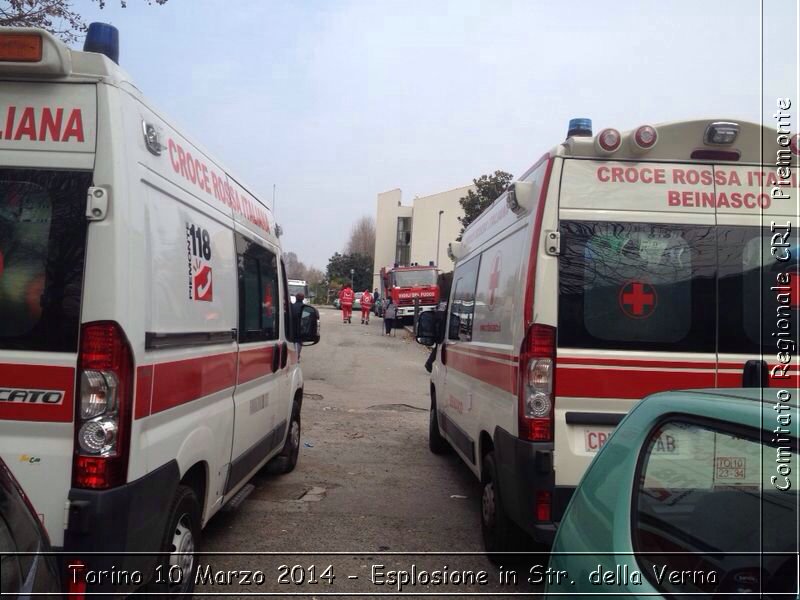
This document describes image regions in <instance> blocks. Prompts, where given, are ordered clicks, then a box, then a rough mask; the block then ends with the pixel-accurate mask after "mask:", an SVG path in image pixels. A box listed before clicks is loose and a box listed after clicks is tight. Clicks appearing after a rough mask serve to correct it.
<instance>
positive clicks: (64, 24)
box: [0, 0, 167, 44]
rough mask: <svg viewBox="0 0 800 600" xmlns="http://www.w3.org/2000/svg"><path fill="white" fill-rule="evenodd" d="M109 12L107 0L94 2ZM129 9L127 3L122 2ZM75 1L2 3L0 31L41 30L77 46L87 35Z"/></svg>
mask: <svg viewBox="0 0 800 600" xmlns="http://www.w3.org/2000/svg"><path fill="white" fill-rule="evenodd" d="M93 1H94V2H96V3H97V4H99V5H100V8H105V6H106V1H107V0H93ZM119 1H120V6H122V8H125V7H126V6H127V0H119ZM145 1H146V2H147V3H148V4H166V2H167V0H145ZM72 3H73V0H0V27H39V28H41V29H44V30H46V31H49V32H50V33H52V34H53V35H55V36H56V37H58V38H61V40H62V41H64V42H66V43H68V44H69V43H74V42H77V41H78V40H79V39H80V37H81V35H82V34H83V33H84V32H85V31H86V24H85V23H84V22H83V19H82V18H81V15H80V13H78V12H77V11H76V10H75V9H74V8H73V6H72Z"/></svg>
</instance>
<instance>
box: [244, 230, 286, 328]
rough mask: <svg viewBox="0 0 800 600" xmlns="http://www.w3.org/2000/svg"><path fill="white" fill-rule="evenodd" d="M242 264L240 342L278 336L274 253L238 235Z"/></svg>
mask: <svg viewBox="0 0 800 600" xmlns="http://www.w3.org/2000/svg"><path fill="white" fill-rule="evenodd" d="M236 250H237V258H238V263H239V341H240V342H260V341H268V340H275V339H278V333H279V310H280V305H279V295H278V267H277V266H278V259H277V257H276V256H275V254H274V253H272V252H270V251H269V250H267V249H266V248H264V247H262V246H259V245H258V244H256V243H254V242H251V241H250V240H247V239H246V238H245V237H244V236H242V235H239V234H237V235H236Z"/></svg>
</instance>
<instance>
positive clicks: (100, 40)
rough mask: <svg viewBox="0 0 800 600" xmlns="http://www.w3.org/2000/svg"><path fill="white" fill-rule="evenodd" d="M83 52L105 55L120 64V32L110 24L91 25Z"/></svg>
mask: <svg viewBox="0 0 800 600" xmlns="http://www.w3.org/2000/svg"><path fill="white" fill-rule="evenodd" d="M83 51H84V52H97V53H99V54H104V55H106V56H107V57H108V58H110V59H111V60H113V61H114V62H115V63H117V64H119V30H118V29H117V28H116V27H114V26H113V25H109V24H108V23H91V24H90V25H89V30H88V31H87V32H86V41H85V42H83Z"/></svg>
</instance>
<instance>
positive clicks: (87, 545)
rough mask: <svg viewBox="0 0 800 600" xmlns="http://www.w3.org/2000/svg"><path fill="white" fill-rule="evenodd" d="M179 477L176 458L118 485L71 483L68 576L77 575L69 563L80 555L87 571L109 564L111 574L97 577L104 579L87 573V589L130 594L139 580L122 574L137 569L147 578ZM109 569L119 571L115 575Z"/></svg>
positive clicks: (131, 573) (66, 548)
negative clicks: (103, 486) (104, 487)
mask: <svg viewBox="0 0 800 600" xmlns="http://www.w3.org/2000/svg"><path fill="white" fill-rule="evenodd" d="M179 480H180V472H179V470H178V463H177V462H176V461H174V460H172V461H170V462H169V463H167V464H166V465H164V466H162V467H159V468H158V469H156V470H154V471H153V472H151V473H148V474H147V475H145V476H144V477H142V478H140V479H137V480H136V481H132V482H131V483H128V484H126V485H124V486H121V487H118V488H113V489H110V490H84V489H76V488H73V489H71V490H70V492H69V500H70V508H69V522H68V525H67V529H66V531H65V532H64V551H65V552H67V553H68V554H65V555H62V560H63V561H64V564H63V570H62V573H65V574H66V575H65V577H66V578H67V579H66V580H65V581H69V578H71V577H73V572H72V571H71V570H70V569H69V564H71V563H73V562H74V561H75V560H80V561H82V562H83V563H84V564H85V565H86V571H87V572H98V571H101V570H105V571H106V572H107V573H108V574H109V575H105V576H103V577H98V579H99V580H101V582H102V583H100V584H93V583H92V581H93V580H92V579H91V578H87V579H88V581H89V585H88V586H87V591H88V592H109V593H113V594H115V595H116V594H123V595H124V594H129V593H130V592H133V591H135V590H136V589H137V588H138V587H140V586H139V585H134V584H133V583H126V580H125V579H124V577H127V578H128V579H132V578H133V577H134V575H135V574H138V575H139V576H140V577H141V580H142V581H143V582H144V583H147V582H148V581H149V579H150V576H151V574H152V573H153V569H154V567H155V564H156V559H157V558H158V552H159V550H160V549H161V542H162V538H163V537H164V529H165V528H166V526H167V524H166V519H167V517H168V515H167V511H168V510H169V506H170V503H171V501H172V498H173V497H174V495H175V490H176V489H177V487H178V483H179ZM83 552H102V553H106V554H105V555H103V556H101V555H99V554H93V555H88V554H87V555H84V554H82V553H83ZM132 552H147V553H149V554H131V553H132ZM111 574H116V575H117V576H118V577H117V578H116V579H114V578H113V576H112V575H111Z"/></svg>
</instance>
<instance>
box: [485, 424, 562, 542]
mask: <svg viewBox="0 0 800 600" xmlns="http://www.w3.org/2000/svg"><path fill="white" fill-rule="evenodd" d="M494 452H495V458H496V461H497V471H498V473H497V474H498V478H499V482H498V483H499V485H500V496H501V498H502V499H503V508H505V510H506V513H507V514H508V515H509V516H510V517H511V519H512V520H513V521H514V522H515V523H516V524H517V525H519V526H520V527H521V528H522V529H523V530H525V532H527V533H528V534H529V535H530V536H531V537H533V538H534V539H535V540H536V541H537V542H539V543H543V544H552V543H553V538H554V537H555V534H556V526H557V524H558V521H560V520H561V515H563V514H564V510H565V509H566V507H567V504H568V503H569V499H570V498H571V497H572V492H573V491H574V490H575V488H574V487H563V486H560V487H556V485H555V471H554V470H553V443H552V442H529V441H527V440H521V439H519V438H518V437H516V436H514V435H512V434H510V433H509V432H507V431H506V430H504V429H502V428H500V427H498V428H497V429H496V430H495V434H494ZM537 492H549V494H550V499H551V500H550V501H551V505H550V520H547V521H539V520H537V518H536V499H537Z"/></svg>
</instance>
